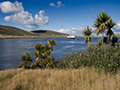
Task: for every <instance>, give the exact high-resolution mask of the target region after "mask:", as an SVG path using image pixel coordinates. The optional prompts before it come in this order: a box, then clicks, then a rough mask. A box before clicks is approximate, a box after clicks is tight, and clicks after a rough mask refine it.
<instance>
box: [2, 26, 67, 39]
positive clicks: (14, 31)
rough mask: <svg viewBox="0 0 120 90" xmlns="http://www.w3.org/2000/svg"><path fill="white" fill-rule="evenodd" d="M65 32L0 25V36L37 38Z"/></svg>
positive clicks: (54, 35) (63, 35) (60, 34)
mask: <svg viewBox="0 0 120 90" xmlns="http://www.w3.org/2000/svg"><path fill="white" fill-rule="evenodd" d="M66 36H67V34H63V33H58V32H55V31H50V30H36V31H25V30H22V29H19V28H16V27H11V26H3V25H0V38H37V37H66Z"/></svg>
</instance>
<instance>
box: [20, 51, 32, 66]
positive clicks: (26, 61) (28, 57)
mask: <svg viewBox="0 0 120 90" xmlns="http://www.w3.org/2000/svg"><path fill="white" fill-rule="evenodd" d="M21 63H24V64H23V66H24V68H28V65H29V64H30V63H32V56H31V55H30V54H29V53H27V52H26V53H25V54H23V55H21Z"/></svg>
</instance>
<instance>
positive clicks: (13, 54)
mask: <svg viewBox="0 0 120 90" xmlns="http://www.w3.org/2000/svg"><path fill="white" fill-rule="evenodd" d="M49 39H51V38H37V39H33V38H30V39H0V70H5V69H11V68H17V66H18V64H19V63H20V62H21V60H20V58H21V55H22V54H24V53H26V52H28V53H30V54H31V55H32V57H33V61H35V57H34V52H35V49H34V45H35V44H36V43H38V42H40V43H42V44H44V45H45V44H47V41H48V40H49ZM53 39H54V40H55V41H56V45H55V46H53V48H54V50H53V51H52V52H51V54H52V55H53V56H55V58H56V60H58V58H63V57H65V54H68V53H71V52H74V51H79V50H81V51H83V50H86V49H87V44H85V43H84V42H83V40H84V38H75V39H74V40H72V39H67V38H53ZM97 41H98V39H97V38H92V42H91V43H92V44H95V43H96V42H97Z"/></svg>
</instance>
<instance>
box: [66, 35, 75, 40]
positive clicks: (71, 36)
mask: <svg viewBox="0 0 120 90" xmlns="http://www.w3.org/2000/svg"><path fill="white" fill-rule="evenodd" d="M67 38H68V39H75V36H74V35H69V36H67Z"/></svg>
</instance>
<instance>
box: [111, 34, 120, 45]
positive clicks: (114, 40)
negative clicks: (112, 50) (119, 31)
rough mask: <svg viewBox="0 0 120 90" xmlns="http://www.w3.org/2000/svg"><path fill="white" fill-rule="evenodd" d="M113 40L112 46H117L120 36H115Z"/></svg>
mask: <svg viewBox="0 0 120 90" xmlns="http://www.w3.org/2000/svg"><path fill="white" fill-rule="evenodd" d="M111 42H112V44H111V45H112V46H115V43H117V42H118V38H117V37H116V36H113V37H112V40H111Z"/></svg>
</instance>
